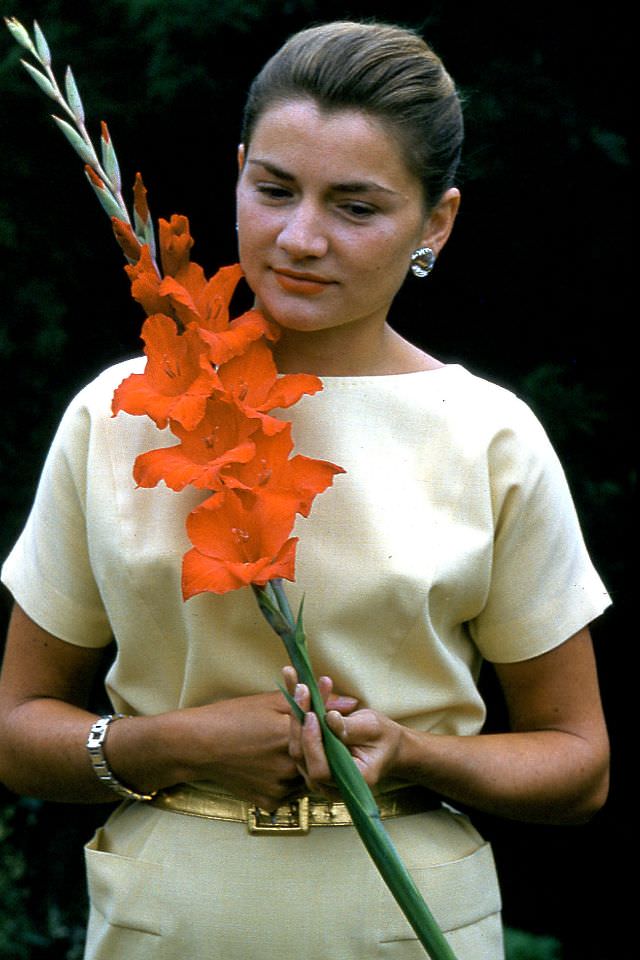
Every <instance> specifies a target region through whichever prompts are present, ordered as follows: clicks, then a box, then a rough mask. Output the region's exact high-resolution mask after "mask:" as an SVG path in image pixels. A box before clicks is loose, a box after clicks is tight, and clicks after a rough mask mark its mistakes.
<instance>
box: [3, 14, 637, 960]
mask: <svg viewBox="0 0 640 960" xmlns="http://www.w3.org/2000/svg"><path fill="white" fill-rule="evenodd" d="M0 10H1V12H2V13H3V14H5V15H13V16H16V17H18V19H20V20H21V21H22V22H23V23H24V24H25V26H29V28H30V26H31V20H32V19H33V17H34V16H35V17H36V18H37V19H38V20H39V22H40V25H41V26H42V28H43V30H44V32H45V34H46V36H47V38H48V40H49V42H50V45H51V47H52V51H53V54H54V66H56V67H57V71H56V72H57V74H58V76H59V79H62V76H63V70H64V67H65V66H66V64H67V63H71V64H72V65H73V69H74V73H75V76H76V79H77V81H78V85H79V87H80V90H81V92H82V95H83V99H84V103H85V107H86V110H87V114H88V122H89V126H90V130H91V132H92V133H93V134H95V135H96V136H97V130H98V121H99V120H100V119H103V118H104V119H107V120H108V121H109V126H110V129H111V134H112V137H113V140H114V142H115V145H116V149H117V151H118V154H119V157H120V162H121V165H122V167H123V174H124V182H125V184H128V183H132V181H133V176H134V173H135V171H136V170H141V171H142V172H143V175H144V177H145V181H146V184H147V187H148V188H149V194H150V203H151V208H152V213H153V215H154V217H156V218H157V217H158V216H164V217H168V216H170V215H171V214H172V213H174V212H179V213H186V214H187V215H188V216H189V218H190V221H191V226H192V233H193V235H194V236H195V238H196V247H195V251H194V258H195V259H196V260H197V261H198V262H199V263H202V264H203V265H204V266H205V269H206V270H207V271H208V272H209V273H212V272H214V270H215V269H216V268H217V267H218V266H219V265H221V264H224V263H229V262H232V261H234V260H235V257H236V252H235V237H234V211H233V184H234V177H235V162H236V161H235V149H236V144H237V141H238V136H239V116H240V109H241V105H242V102H243V99H244V95H245V93H246V89H247V86H248V83H249V81H250V79H251V78H252V76H253V75H254V74H255V72H256V71H257V69H258V68H259V67H260V65H261V64H262V63H263V62H264V60H265V59H266V58H267V56H268V55H269V54H270V53H272V52H273V51H274V50H275V49H276V48H277V47H278V46H279V45H280V44H281V42H282V41H283V39H284V38H285V37H286V36H287V35H288V34H289V33H291V32H293V31H295V30H297V29H299V28H301V27H304V26H307V25H309V24H310V23H312V22H318V21H326V20H331V19H339V18H349V17H352V18H355V19H360V18H367V17H378V18H380V19H386V20H392V21H396V22H400V23H404V24H407V25H409V26H414V27H419V28H420V29H421V30H422V32H423V33H424V35H425V37H426V38H427V39H428V40H429V42H430V43H431V44H432V45H433V46H434V47H435V49H436V51H438V52H439V53H440V54H441V55H442V56H443V57H444V59H445V62H446V64H447V66H448V68H449V70H450V72H451V73H452V74H453V76H454V77H455V78H456V80H457V81H458V83H459V85H460V87H461V89H462V91H463V93H464V97H465V100H466V120H467V149H466V155H465V162H464V165H463V169H462V171H461V176H460V186H461V188H462V192H463V204H462V208H461V213H460V216H459V220H458V223H457V226H456V230H455V231H454V236H453V238H452V239H451V241H450V243H449V245H448V247H447V249H446V251H445V252H444V254H443V256H442V258H441V259H440V261H439V263H438V266H437V269H436V271H435V272H434V274H433V275H432V277H430V278H429V280H428V281H425V282H418V281H413V280H411V281H409V282H408V283H407V286H406V289H405V290H404V291H403V292H402V293H401V295H400V297H399V299H398V302H397V304H396V306H395V309H394V314H393V320H394V323H395V325H396V326H397V328H398V329H399V330H400V331H401V332H402V333H404V334H405V335H408V336H409V337H410V338H412V339H414V340H415V341H416V342H418V343H419V344H420V345H422V346H424V347H425V348H427V349H428V350H429V351H430V352H432V353H434V354H435V355H436V356H439V357H441V358H442V359H445V360H450V361H458V362H462V363H463V364H465V365H466V366H467V367H469V368H470V369H472V370H473V371H475V372H477V373H480V374H483V375H486V376H488V377H489V378H491V379H494V380H496V381H498V382H500V383H502V384H505V385H506V386H508V387H510V388H512V389H514V390H515V391H516V392H518V393H519V394H520V395H522V396H524V397H525V399H527V400H528V401H529V402H530V403H531V404H532V406H533V407H534V409H535V410H536V411H537V412H538V414H539V416H540V417H541V419H542V420H543V422H544V424H545V426H546V428H547V430H548V432H549V433H550V435H551V438H552V440H553V441H554V443H555V445H556V447H557V449H558V451H559V453H560V456H561V458H562V460H563V462H564V464H565V467H566V470H567V474H568V476H569V480H570V483H571V486H572V489H573V492H574V496H575V499H576V502H577V505H578V509H579V512H580V515H581V517H582V520H583V525H584V529H585V536H586V539H587V542H588V545H589V547H590V549H591V552H592V555H593V557H594V559H595V561H596V563H597V565H598V567H599V569H600V571H601V573H602V575H603V577H604V579H605V581H606V583H607V585H608V586H609V588H610V590H611V592H612V593H613V596H614V600H615V606H614V608H613V609H612V610H611V611H609V612H608V613H607V614H606V615H605V617H604V618H603V619H602V620H601V621H599V622H598V623H597V624H596V625H595V628H594V635H595V641H596V650H597V655H598V660H599V666H600V671H601V679H602V687H603V697H604V700H605V707H606V711H607V716H608V720H609V725H610V730H611V737H612V742H613V784H612V791H611V798H610V801H609V803H608V805H607V807H606V808H605V809H604V810H603V811H602V812H601V813H600V814H599V815H598V816H597V817H596V818H595V819H594V821H592V823H590V824H589V825H587V826H584V827H577V828H547V827H531V826H526V825H525V826H523V825H519V824H510V823H502V822H499V821H497V820H494V819H493V818H489V817H482V818H478V820H479V822H480V826H481V828H482V829H484V831H485V833H486V834H487V835H488V836H489V837H490V838H491V839H492V841H493V843H494V846H495V850H496V857H497V860H498V864H499V870H500V874H501V877H502V884H503V890H504V904H505V907H504V913H505V920H506V922H507V923H508V924H509V925H510V926H513V927H518V928H522V929H525V930H529V931H534V932H538V933H540V934H547V935H552V936H553V937H555V938H557V940H559V941H560V942H561V944H562V955H563V957H564V958H565V960H572V958H580V960H590V958H591V960H596V958H597V960H612V958H614V957H615V958H616V960H618V958H626V957H631V956H632V955H635V949H634V942H633V939H632V935H631V921H630V919H629V918H630V916H631V898H630V897H627V895H626V893H625V891H624V889H623V882H622V879H621V877H620V873H621V871H623V870H625V869H626V863H625V860H626V855H627V854H628V853H629V852H630V850H629V848H630V842H629V837H630V835H633V830H632V829H631V828H630V825H629V821H630V818H631V809H632V804H634V803H635V799H636V796H637V792H635V791H633V790H632V788H631V785H630V776H629V768H630V763H629V759H628V756H629V747H630V736H631V731H630V729H629V716H628V712H627V711H628V704H629V703H630V702H632V697H633V694H634V693H635V686H636V657H635V646H636V643H635V637H633V636H632V635H631V634H630V633H629V631H630V629H633V628H632V620H631V615H630V596H631V591H630V589H629V587H630V579H631V573H630V564H629V560H630V558H631V555H632V550H631V549H630V544H629V540H630V539H631V536H632V532H631V499H632V496H633V491H634V484H635V458H632V455H631V449H632V447H634V446H635V442H634V441H633V440H632V436H635V432H633V433H632V417H631V414H630V412H629V411H630V404H631V398H632V390H631V385H632V376H633V373H632V363H633V361H634V360H635V358H634V357H633V354H634V349H635V348H633V347H632V344H631V342H629V341H630V339H631V338H630V336H629V332H628V331H629V330H630V329H632V328H631V327H630V324H629V321H628V317H629V300H630V286H631V284H630V282H629V281H630V275H631V271H630V266H631V263H630V260H631V244H630V232H631V230H630V220H631V217H630V200H629V189H630V179H631V178H630V174H631V166H630V157H629V152H628V134H629V99H630V94H629V92H628V91H629V89H630V75H631V70H630V62H631V58H632V56H633V55H634V54H635V51H633V52H632V50H631V27H630V24H629V22H628V20H626V19H625V17H624V12H623V5H622V4H621V3H618V2H610V3H608V4H599V5H594V6H592V7H591V8H590V9H589V10H587V9H584V8H583V7H582V5H579V4H577V3H576V4H573V3H566V4H563V3H560V2H556V3H549V2H546V0H541V2H538V3H536V4H526V5H524V4H515V3H513V4H510V5H506V4H500V3H494V2H490V0H489V2H486V3H484V4H462V3H445V2H440V3H436V2H432V3H430V2H428V0H426V2H423V3H420V4H416V3H415V2H411V3H408V2H403V0H396V2H394V3H391V2H389V0H387V2H378V3H376V2H366V3H356V2H353V3H338V2H332V0H329V2H324V3H318V2H312V0H290V2H284V3H275V2H270V0H255V2H249V3H246V2H245V3H240V2H236V0H219V2H218V3H216V4H213V3H211V2H209V0H183V2H180V0H173V2H169V0H155V2H154V0H112V2H108V3H105V2H97V0H85V2H84V3H83V4H77V2H72V0H57V2H56V0H52V2H37V0H33V2H29V3H25V2H22V0H16V2H14V3H9V2H7V0H0ZM18 55H19V53H18V48H17V46H16V45H15V43H14V42H13V41H12V39H11V37H10V35H9V34H8V33H7V34H6V35H4V36H2V35H1V34H0V147H1V149H0V272H1V276H0V290H1V292H2V301H1V303H2V307H1V317H0V402H1V404H2V430H1V431H0V498H1V501H2V503H1V507H0V509H1V516H2V523H1V526H0V539H1V543H0V555H2V556H5V555H6V553H7V552H8V550H9V549H10V547H11V545H12V544H13V542H14V540H15V538H16V536H17V535H18V532H19V530H20V528H21V526H22V524H23V522H24V519H25V515H26V512H27V511H28V508H29V504H30V501H31V499H32V496H33V491H34V485H35V483H36V481H37V476H38V473H39V470H40V467H41V464H42V459H43V456H44V453H45V450H46V447H47V445H48V442H49V440H50V438H51V435H52V432H53V430H54V429H55V426H56V423H57V421H58V419H59V417H60V414H61V412H62V410H63V408H64V406H65V404H66V402H67V401H68V399H70V397H71V396H72V395H73V394H74V393H75V391H76V390H77V389H78V388H79V387H80V386H81V385H83V384H84V383H86V382H87V381H88V380H89V379H91V378H92V376H93V375H94V374H95V373H97V372H98V371H99V370H100V369H102V368H103V367H104V366H106V365H107V364H109V363H111V362H113V361H116V360H118V359H121V358H123V357H124V356H127V355H130V354H131V353H133V352H136V351H137V350H138V349H139V341H138V331H139V327H140V321H141V314H140V313H139V312H138V308H137V307H136V305H135V304H133V302H132V301H130V297H129V292H128V282H127V280H126V277H125V275H124V272H123V270H122V258H121V254H120V251H119V249H118V248H117V247H116V245H115V243H114V242H113V239H112V236H111V231H110V227H109V223H108V221H107V219H106V217H105V215H104V213H103V212H102V211H101V209H100V208H99V206H98V204H97V202H96V200H95V197H94V196H93V194H92V191H91V190H90V189H89V187H88V185H87V183H86V181H85V179H84V176H83V173H82V166H81V163H80V161H79V160H78V159H77V157H75V155H74V154H73V152H72V150H71V148H70V147H69V146H68V145H67V144H66V142H65V141H64V139H63V137H62V136H61V134H60V133H59V131H58V130H57V129H56V128H55V126H54V124H53V123H52V122H51V121H50V120H49V118H48V115H49V113H50V112H51V110H52V109H53V105H51V108H50V104H49V101H48V100H47V99H46V98H45V97H44V95H43V94H42V93H41V92H40V91H39V90H38V89H37V88H36V86H35V84H34V83H33V82H32V81H31V80H30V79H29V78H28V77H27V76H26V74H25V73H24V71H23V70H22V68H21V67H20V66H19V64H18ZM125 195H126V196H127V199H128V195H127V194H125ZM632 358H633V359H632ZM634 366H635V364H634ZM1 600H2V606H1V608H0V612H1V613H2V616H3V619H4V618H5V617H6V615H7V614H8V610H9V598H8V597H7V596H6V595H5V594H4V593H3V594H2V597H1ZM483 682H484V684H485V688H486V691H487V697H488V699H489V703H490V720H489V723H490V725H491V726H493V727H498V726H499V725H500V724H501V723H502V720H503V717H502V709H501V702H500V697H499V695H498V694H497V691H496V689H495V685H494V682H493V679H492V676H491V674H490V672H489V671H487V675H486V677H485V679H484V681H483ZM104 813H105V811H104V810H103V809H99V810H97V809H95V808H82V807H69V806H58V805H54V804H42V803H40V802H38V801H35V800H30V799H19V798H17V797H15V796H13V795H11V794H10V793H9V792H8V791H3V788H1V787H0V958H3V960H38V958H39V960H44V958H47V960H53V958H55V960H58V958H64V960H77V958H78V957H79V956H80V940H81V936H82V933H81V931H82V920H83V915H84V894H83V885H82V873H81V865H80V860H81V857H80V849H81V845H82V842H83V841H84V840H85V839H86V838H87V837H88V836H89V835H90V833H91V832H92V829H93V826H94V825H95V824H96V823H97V822H98V821H99V820H100V819H101V818H103V817H104ZM613 938H615V941H614V939H613ZM614 942H615V943H616V945H615V946H614V945H613V944H614ZM535 955H536V956H538V955H539V956H542V954H535ZM549 955H550V954H549ZM514 956H515V954H514ZM518 956H519V957H522V958H524V957H525V954H524V953H523V954H519V955H518ZM529 956H531V957H533V956H534V954H533V953H531V954H527V957H529ZM114 960H115V958H114ZM123 960H124V958H123Z"/></svg>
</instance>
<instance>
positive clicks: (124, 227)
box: [111, 217, 142, 262]
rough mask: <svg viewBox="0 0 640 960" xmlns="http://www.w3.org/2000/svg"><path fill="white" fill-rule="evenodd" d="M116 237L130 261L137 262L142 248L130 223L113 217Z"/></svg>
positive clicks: (112, 223)
mask: <svg viewBox="0 0 640 960" xmlns="http://www.w3.org/2000/svg"><path fill="white" fill-rule="evenodd" d="M111 225H112V227H113V233H114V236H115V238H116V240H117V242H118V244H119V246H120V249H121V250H122V252H123V253H124V255H125V257H127V259H128V260H132V261H133V262H137V261H138V260H139V259H140V254H141V253H142V247H141V245H140V242H139V240H138V238H137V237H136V235H135V233H134V232H133V229H132V227H131V224H130V223H125V222H124V220H119V219H118V217H111Z"/></svg>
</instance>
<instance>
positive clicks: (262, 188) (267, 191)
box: [256, 183, 291, 202]
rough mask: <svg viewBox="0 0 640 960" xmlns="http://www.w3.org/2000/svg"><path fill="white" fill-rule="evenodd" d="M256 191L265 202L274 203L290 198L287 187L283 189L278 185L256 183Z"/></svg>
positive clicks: (289, 191)
mask: <svg viewBox="0 0 640 960" xmlns="http://www.w3.org/2000/svg"><path fill="white" fill-rule="evenodd" d="M256 190H257V192H258V193H259V194H260V195H261V196H262V197H264V198H265V199H266V200H272V201H275V202H277V201H279V200H288V199H289V197H290V196H291V190H290V189H289V188H288V187H283V186H282V185H281V184H279V183H257V184H256Z"/></svg>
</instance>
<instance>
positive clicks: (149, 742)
mask: <svg viewBox="0 0 640 960" xmlns="http://www.w3.org/2000/svg"><path fill="white" fill-rule="evenodd" d="M100 659H101V653H100V651H99V650H92V649H85V648H82V647H77V646H75V645H73V644H70V643H65V642H64V641H62V640H60V639H58V638H57V637H55V636H53V635H52V634H50V633H48V632H47V631H45V630H43V629H42V627H40V626H38V624H36V623H34V621H32V620H31V619H30V618H29V617H28V616H27V615H26V614H25V613H24V611H22V610H21V609H20V607H18V606H16V608H15V610H14V614H13V617H12V621H11V626H10V629H9V635H8V638H7V648H6V652H5V659H4V665H3V671H2V677H1V678H0V780H3V781H4V782H5V783H6V784H7V786H9V788H10V789H13V790H15V791H16V792H17V793H25V794H29V795H31V796H38V797H42V798H44V799H49V800H57V801H68V802H72V803H82V802H88V803H95V802H98V803H99V802H103V803H104V802H106V801H108V800H115V799H116V797H115V794H114V793H113V792H112V791H111V790H110V789H109V788H108V787H106V786H105V785H104V784H102V783H101V782H100V781H99V780H98V779H97V777H96V775H95V772H94V770H93V769H92V766H91V763H90V761H89V757H88V754H87V751H86V748H85V743H86V740H87V736H88V734H89V728H90V726H91V724H92V723H93V722H94V720H95V719H96V715H95V714H93V713H91V712H90V711H89V710H87V707H86V704H87V700H88V696H89V691H90V689H91V686H92V683H93V678H94V676H95V674H96V671H97V669H98V667H99V664H100ZM331 705H332V706H335V709H338V710H340V712H342V713H344V714H347V713H349V712H350V711H351V710H353V709H354V708H355V707H356V706H357V701H356V700H354V699H353V698H351V697H335V696H334V697H333V698H332V701H331ZM289 722H290V713H289V707H288V705H287V703H286V700H285V698H284V697H283V695H282V694H281V693H278V692H274V693H259V694H254V695H251V696H246V697H237V698H233V699H229V700H222V701H219V702H217V703H212V704H208V705H204V706H199V707H189V708H185V709H181V710H172V711H170V712H167V713H161V714H158V715H156V716H145V717H133V718H127V719H123V720H118V721H117V723H113V724H111V725H110V727H109V731H108V734H107V737H106V740H105V744H104V752H105V755H106V758H107V761H108V763H109V765H110V767H111V769H112V771H113V773H114V775H115V776H116V777H117V778H118V779H119V780H120V781H121V782H122V783H125V784H126V785H127V786H129V787H131V788H132V789H135V790H136V791H138V792H142V793H147V792H152V791H153V790H158V789H161V788H163V787H170V786H173V785H174V784H177V783H183V782H190V781H196V780H212V781H213V782H214V783H216V784H218V785H219V786H220V787H221V788H222V789H224V790H227V791H228V792H230V793H232V794H234V795H235V796H237V797H240V798H242V799H246V800H249V801H251V802H252V803H255V804H257V805H258V806H260V807H263V808H264V809H267V810H268V809H275V807H277V806H278V805H279V804H280V803H282V802H283V801H284V800H286V799H287V798H288V797H291V796H293V795H296V794H297V793H299V792H300V790H301V789H302V788H303V781H302V778H301V777H300V775H299V773H298V770H297V768H296V765H295V763H294V761H293V760H292V759H291V757H290V756H289V749H288V748H289Z"/></svg>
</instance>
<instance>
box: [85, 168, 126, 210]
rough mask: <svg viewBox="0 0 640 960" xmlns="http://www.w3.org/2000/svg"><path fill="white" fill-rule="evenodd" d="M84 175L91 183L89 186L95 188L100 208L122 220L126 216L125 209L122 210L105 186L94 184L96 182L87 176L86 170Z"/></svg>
mask: <svg viewBox="0 0 640 960" xmlns="http://www.w3.org/2000/svg"><path fill="white" fill-rule="evenodd" d="M85 176H86V178H87V180H88V181H89V183H90V184H91V186H92V187H93V189H94V190H95V194H96V196H97V198H98V200H99V201H100V205H101V206H102V209H103V210H105V211H106V213H107V214H108V216H110V217H118V219H119V220H122V219H124V217H125V216H128V214H127V213H126V211H123V210H122V208H121V207H120V205H119V203H118V201H117V200H116V199H115V197H113V195H112V194H111V192H110V191H109V190H108V189H107V187H98V186H96V184H95V183H94V182H93V180H92V179H91V177H90V176H89V174H88V173H87V171H86V170H85Z"/></svg>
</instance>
